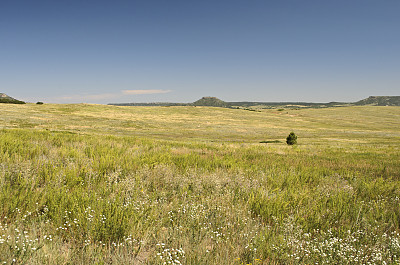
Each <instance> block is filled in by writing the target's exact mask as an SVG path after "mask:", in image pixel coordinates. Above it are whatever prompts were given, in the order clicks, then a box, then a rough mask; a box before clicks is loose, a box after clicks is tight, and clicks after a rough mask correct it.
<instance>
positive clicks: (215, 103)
mask: <svg viewBox="0 0 400 265" xmlns="http://www.w3.org/2000/svg"><path fill="white" fill-rule="evenodd" d="M193 105H194V106H208V107H222V108H228V107H230V104H229V103H227V102H225V101H223V100H220V99H219V98H216V97H202V98H201V99H199V100H197V101H195V102H193Z"/></svg>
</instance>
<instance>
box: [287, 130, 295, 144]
mask: <svg viewBox="0 0 400 265" xmlns="http://www.w3.org/2000/svg"><path fill="white" fill-rule="evenodd" d="M286 143H287V144H288V145H294V144H297V135H296V134H294V132H291V133H290V134H289V135H288V137H286Z"/></svg>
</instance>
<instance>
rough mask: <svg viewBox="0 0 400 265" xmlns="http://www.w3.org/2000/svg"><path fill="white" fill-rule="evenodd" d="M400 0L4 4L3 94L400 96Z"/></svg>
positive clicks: (58, 99)
mask: <svg viewBox="0 0 400 265" xmlns="http://www.w3.org/2000/svg"><path fill="white" fill-rule="evenodd" d="M399 14H400V1H399V0H385V1H378V0H351V1H349V0H335V1H328V0H314V1H311V0H301V1H299V0H275V1H268V0H262V1H261V0H242V1H239V0H201V1H200V0H197V1H194V0H193V1H192V0H168V1H166V0H138V1H136V0H127V1H122V0H113V1H109V0H69V1H54V0H48V1H45V0H35V1H32V0H0V93H6V94H7V95H9V96H12V97H14V98H17V99H20V100H25V101H28V102H37V101H43V102H48V103H99V104H107V103H123V102H193V101H195V100H197V99H199V98H201V97H203V96H215V97H218V98H220V99H222V100H225V101H264V102H276V101H278V102H281V101H303V102H330V101H341V102H353V101H357V100H360V99H363V98H366V97H368V96H395V95H397V96H398V95H400V15H399Z"/></svg>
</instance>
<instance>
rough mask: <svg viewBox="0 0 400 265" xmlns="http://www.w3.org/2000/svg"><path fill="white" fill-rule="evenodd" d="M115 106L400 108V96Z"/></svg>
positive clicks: (203, 100)
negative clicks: (367, 106) (303, 100)
mask: <svg viewBox="0 0 400 265" xmlns="http://www.w3.org/2000/svg"><path fill="white" fill-rule="evenodd" d="M109 105H115V106H164V107H171V106H210V107H223V108H250V107H257V108H329V107H344V106H362V105H372V106H400V96H371V97H369V98H366V99H363V100H360V101H357V102H328V103H311V102H253V101H240V102H225V101H223V100H220V99H218V98H215V97H203V98H201V99H199V100H197V101H195V102H193V103H168V102H152V103H111V104H109Z"/></svg>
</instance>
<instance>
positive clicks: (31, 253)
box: [0, 104, 400, 264]
mask: <svg viewBox="0 0 400 265" xmlns="http://www.w3.org/2000/svg"><path fill="white" fill-rule="evenodd" d="M0 113H1V116H0V190H1V192H0V264H84V263H86V264H111V263H113V264H311V263H313V264H317V263H318V264H328V263H330V264H398V263H399V259H400V235H399V232H400V130H399V129H400V108H399V107H376V106H375V107H371V106H370V107H365V106H364V107H342V108H326V109H302V110H284V111H277V110H261V111H260V112H250V111H245V110H239V109H225V108H212V107H117V106H101V105H84V104H79V105H52V104H45V105H36V104H26V105H0ZM291 131H294V132H295V133H296V134H297V135H298V137H299V138H298V145H296V146H293V147H291V146H287V145H286V144H285V142H284V140H285V137H286V136H287V135H288V134H289V132H291ZM277 140H278V141H280V142H276V141H277ZM261 141H266V142H271V143H268V144H266V143H260V142H261ZM274 141H275V142H274Z"/></svg>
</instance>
